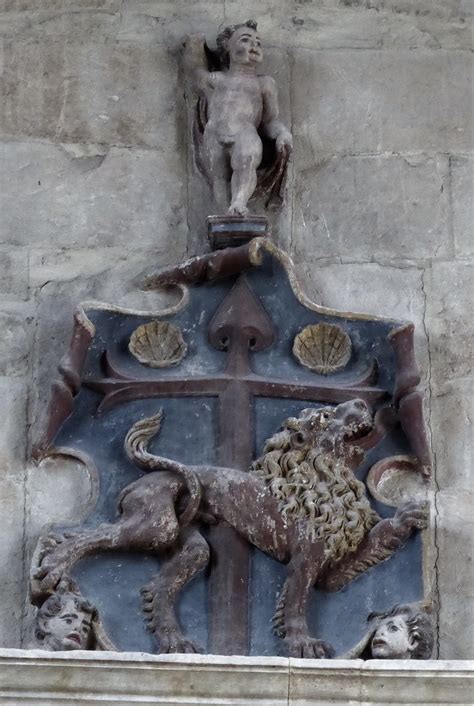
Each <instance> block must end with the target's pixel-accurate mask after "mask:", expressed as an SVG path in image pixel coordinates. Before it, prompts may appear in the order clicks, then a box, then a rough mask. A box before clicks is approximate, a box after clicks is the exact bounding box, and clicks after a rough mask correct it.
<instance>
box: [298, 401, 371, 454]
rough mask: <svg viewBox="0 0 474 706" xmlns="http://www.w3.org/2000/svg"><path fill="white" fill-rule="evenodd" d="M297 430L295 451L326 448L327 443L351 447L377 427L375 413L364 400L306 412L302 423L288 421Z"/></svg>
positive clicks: (302, 416)
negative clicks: (341, 443) (318, 447)
mask: <svg viewBox="0 0 474 706" xmlns="http://www.w3.org/2000/svg"><path fill="white" fill-rule="evenodd" d="M288 421H289V423H288V428H290V429H292V428H294V429H295V431H294V433H293V434H292V436H291V445H292V448H303V447H311V446H315V445H316V444H317V443H318V444H319V445H322V446H324V439H325V438H327V439H328V440H329V439H330V440H331V443H334V442H344V443H347V444H352V443H356V442H357V440H358V439H361V438H362V437H364V436H366V435H367V434H369V433H370V432H371V431H372V429H373V426H374V423H373V418H372V413H371V411H370V409H369V407H368V405H367V403H366V402H364V400H359V399H356V400H349V401H348V402H342V403H341V404H338V405H337V407H322V408H319V409H308V410H303V412H302V413H301V414H300V416H299V418H298V419H295V420H288Z"/></svg>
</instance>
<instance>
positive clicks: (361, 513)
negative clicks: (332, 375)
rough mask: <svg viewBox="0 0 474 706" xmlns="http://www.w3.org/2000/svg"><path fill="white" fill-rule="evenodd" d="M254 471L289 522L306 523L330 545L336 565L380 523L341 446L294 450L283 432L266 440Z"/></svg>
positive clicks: (330, 556)
mask: <svg viewBox="0 0 474 706" xmlns="http://www.w3.org/2000/svg"><path fill="white" fill-rule="evenodd" d="M323 433H324V432H323ZM251 471H252V472H253V473H255V474H257V475H258V476H260V477H261V478H262V479H263V481H264V482H265V485H266V486H267V487H268V489H269V490H270V492H271V494H272V495H273V497H274V498H276V499H277V500H278V501H279V503H280V511H281V514H282V516H283V517H284V518H285V519H286V521H287V522H288V523H292V524H294V523H296V522H297V521H303V522H302V526H303V527H305V528H306V531H307V533H308V534H309V535H310V536H311V537H312V539H314V540H322V541H324V542H325V545H326V553H327V557H328V559H329V560H330V562H331V563H335V562H337V561H339V560H340V559H342V558H343V557H344V556H345V555H346V554H347V553H348V552H352V551H355V550H356V549H357V547H358V545H359V544H360V542H361V541H362V539H363V538H364V537H365V535H366V534H367V532H368V531H369V530H370V529H371V528H372V527H373V526H374V525H375V524H377V522H378V521H379V519H380V518H379V516H378V515H377V513H376V512H375V511H374V510H373V509H372V508H371V506H370V503H369V501H368V499H367V497H366V489H365V485H364V484H363V483H361V482H360V481H359V480H357V478H355V476H354V474H353V473H352V471H351V469H350V468H349V467H348V466H347V464H346V463H345V457H344V453H343V451H342V448H339V450H338V446H337V445H334V447H333V451H331V452H328V451H327V450H324V451H323V450H322V449H321V447H320V446H319V445H317V446H315V447H313V448H310V449H309V450H305V451H301V450H299V449H292V448H291V446H290V430H289V429H283V431H280V432H278V433H276V434H274V435H273V436H272V437H271V438H270V439H268V440H267V442H266V444H265V448H264V454H263V456H261V457H260V458H259V459H257V460H256V461H255V462H254V464H253V465H252V469H251Z"/></svg>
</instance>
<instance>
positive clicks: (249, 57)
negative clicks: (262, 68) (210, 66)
mask: <svg viewBox="0 0 474 706" xmlns="http://www.w3.org/2000/svg"><path fill="white" fill-rule="evenodd" d="M217 48H218V50H219V54H220V57H221V61H222V63H223V65H224V66H227V67H228V66H229V65H235V64H240V65H243V66H256V65H258V64H260V63H261V62H262V59H263V54H262V48H261V39H260V37H259V35H258V32H257V23H256V22H255V20H247V22H244V23H243V24H238V25H229V26H228V27H226V28H225V29H224V30H223V31H222V32H220V34H219V35H218V36H217Z"/></svg>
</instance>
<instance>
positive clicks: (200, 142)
mask: <svg viewBox="0 0 474 706" xmlns="http://www.w3.org/2000/svg"><path fill="white" fill-rule="evenodd" d="M207 109H208V105H207V98H205V97H204V96H200V97H199V98H198V99H197V101H196V104H195V106H194V109H193V125H192V134H193V154H194V163H195V165H196V169H197V170H198V172H199V173H200V174H202V176H203V177H204V178H205V179H206V181H207V183H208V184H209V186H211V184H212V180H211V175H210V174H209V172H208V171H207V169H206V160H205V159H204V129H205V127H206V124H207V121H208V113H207Z"/></svg>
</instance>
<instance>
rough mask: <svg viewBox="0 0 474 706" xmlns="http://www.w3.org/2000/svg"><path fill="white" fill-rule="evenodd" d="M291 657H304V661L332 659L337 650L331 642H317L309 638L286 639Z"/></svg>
mask: <svg viewBox="0 0 474 706" xmlns="http://www.w3.org/2000/svg"><path fill="white" fill-rule="evenodd" d="M285 642H286V644H287V645H288V656H289V657H302V658H303V659H331V657H334V654H335V650H334V648H333V646H332V645H330V644H329V642H325V641H324V640H316V639H315V638H312V637H309V636H301V637H293V638H286V639H285Z"/></svg>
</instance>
